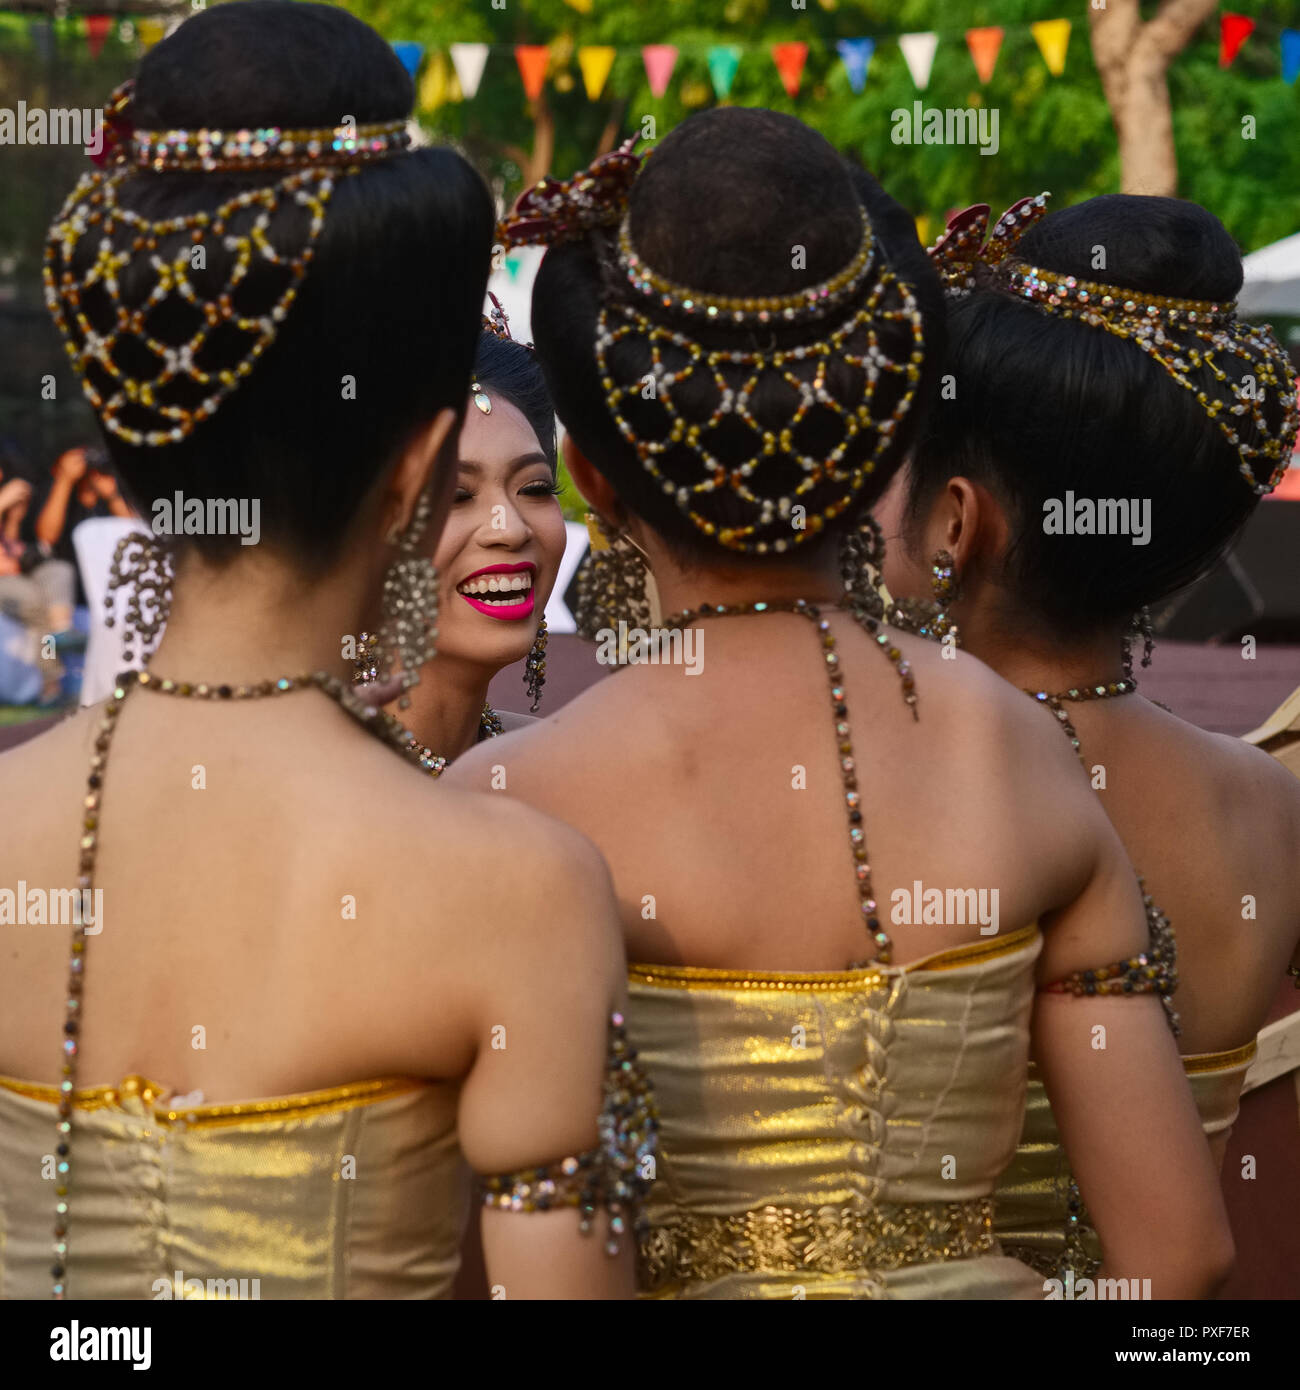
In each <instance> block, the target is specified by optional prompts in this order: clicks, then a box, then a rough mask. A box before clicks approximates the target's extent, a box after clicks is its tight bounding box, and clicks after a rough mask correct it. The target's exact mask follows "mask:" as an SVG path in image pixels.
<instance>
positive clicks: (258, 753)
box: [0, 692, 619, 1156]
mask: <svg viewBox="0 0 1300 1390" xmlns="http://www.w3.org/2000/svg"><path fill="white" fill-rule="evenodd" d="M98 728H99V711H97V710H90V711H83V712H82V713H80V714H78V715H77V716H75V717H74V718H72V719H69V720H67V721H66V722H64V723H63V724H61V725H59V726H58V727H56V728H55V729H53V730H51V731H50V732H49V733H47V734H46V735H44V736H43V737H40V738H38V739H36V740H33V741H32V742H30V743H28V744H24V745H22V746H21V747H19V748H18V749H16V750H14V751H13V752H11V753H9V754H7V755H5V757H3V758H0V805H3V806H4V808H5V833H4V836H3V841H2V842H0V887H7V888H10V889H15V890H16V889H17V888H18V885H19V883H20V881H22V882H24V883H25V884H26V885H27V887H28V889H40V890H55V889H60V888H64V889H66V888H69V887H72V886H73V885H75V883H76V873H77V863H78V841H79V839H80V837H81V835H82V834H83V833H84V832H83V830H82V828H81V819H82V816H83V815H84V811H83V809H82V798H83V797H84V796H85V794H86V776H87V773H88V771H89V766H90V760H91V756H92V746H93V742H94V739H95V737H96V734H97V732H98ZM102 797H103V800H102V806H101V812H100V814H101V825H100V839H99V847H98V858H97V862H96V871H95V884H96V887H97V888H101V889H102V890H103V898H102V904H103V914H102V915H103V920H102V923H101V924H99V930H97V931H96V932H94V933H88V936H89V937H90V939H89V940H88V942H87V967H86V976H87V983H86V989H85V1005H84V1019H83V1031H82V1034H81V1055H80V1059H79V1067H78V1071H79V1084H81V1085H97V1084H110V1085H111V1084H116V1083H117V1082H118V1081H119V1080H120V1079H121V1078H123V1077H125V1076H128V1075H131V1074H139V1075H143V1076H146V1077H149V1078H151V1079H154V1080H156V1081H158V1082H161V1083H164V1084H166V1085H167V1086H169V1087H170V1088H171V1089H172V1090H173V1091H174V1092H175V1093H177V1094H190V1093H192V1092H194V1091H201V1092H202V1093H203V1097H204V1099H205V1101H206V1102H208V1103H217V1102H223V1101H235V1100H241V1099H247V1098H251V1097H261V1096H275V1095H284V1094H293V1093H298V1092H302V1091H310V1090H313V1089H317V1088H324V1087H331V1086H336V1085H340V1084H344V1083H347V1082H350V1081H357V1080H364V1079H370V1078H375V1077H384V1076H394V1075H396V1076H413V1077H419V1078H423V1079H427V1080H430V1081H439V1080H446V1081H447V1082H448V1083H449V1087H448V1103H449V1105H452V1106H454V1105H455V1102H456V1097H457V1088H458V1086H459V1082H460V1081H461V1080H462V1079H463V1078H464V1077H465V1076H466V1075H467V1074H468V1073H469V1072H470V1070H471V1067H472V1064H473V1063H474V1059H475V1056H476V1054H477V1053H479V1052H480V1051H481V1050H482V1049H483V1048H485V1047H486V1042H487V1037H488V1029H489V1025H490V1021H491V1020H492V1019H494V1018H495V1019H500V1018H503V1017H506V1016H507V1015H508V1016H509V1017H511V1018H512V1019H513V1020H514V1021H515V1022H516V1023H517V1024H518V1031H519V1032H520V1033H521V1034H524V1035H526V1034H527V1033H528V1031H529V1030H530V1029H533V1028H535V1029H536V1031H537V1034H538V1037H539V1038H541V1037H542V1036H543V1034H544V1032H545V1030H547V1029H554V1028H555V1027H556V1026H557V1024H556V1023H555V1020H554V1018H553V1017H552V1015H551V1012H550V1010H549V1008H548V1009H546V1010H544V1011H542V1010H534V1013H533V1015H529V1014H528V1012H527V1010H528V1008H529V1005H528V997H529V996H528V994H527V992H526V991H523V990H522V989H520V990H518V991H516V992H517V995H518V997H514V995H513V994H512V991H515V985H514V984H513V982H514V981H516V980H518V978H519V972H520V971H521V970H524V971H531V972H532V973H533V975H534V978H538V977H541V978H544V979H546V980H547V981H549V982H550V987H552V988H564V985H563V982H562V979H561V976H562V975H564V974H565V972H571V973H572V976H573V980H574V985H573V988H574V990H575V993H576V994H578V995H580V996H581V997H582V998H583V999H584V1001H586V1002H584V1006H583V1007H584V1010H585V1011H586V1012H588V1013H592V1014H593V1016H594V1017H595V1018H597V1019H599V1016H600V1009H601V1001H602V1000H605V999H608V998H616V997H617V984H616V983H615V982H616V980H617V975H618V969H619V967H618V953H617V946H616V944H614V945H612V946H606V947H604V948H602V947H601V946H600V943H599V941H598V940H595V939H593V937H592V934H591V933H590V932H584V931H583V930H582V929H581V926H582V924H581V923H580V922H579V923H576V925H575V930H574V934H573V936H572V937H571V938H570V939H567V940H566V937H565V933H564V932H562V931H556V930H554V929H552V928H551V926H550V923H551V919H550V917H549V909H548V908H547V906H546V904H545V903H544V902H542V901H539V894H538V892H537V887H536V880H535V881H534V883H532V884H530V883H529V882H528V881H527V880H528V878H529V877H530V876H531V875H536V874H539V873H540V874H541V875H542V876H543V877H545V875H546V874H547V873H548V872H559V873H560V874H561V876H563V875H564V874H565V873H566V872H567V873H569V874H570V876H572V877H574V878H581V879H582V880H583V883H582V888H583V890H584V891H585V892H586V893H587V895H588V896H589V897H590V896H591V895H592V893H593V891H596V890H599V888H600V884H599V881H598V879H597V881H596V882H595V883H594V884H593V865H594V866H596V868H597V869H598V867H599V861H598V860H597V859H596V857H595V855H594V854H592V853H591V852H590V850H589V849H588V850H586V851H585V854H584V852H583V851H582V850H581V849H580V848H578V847H579V846H580V845H581V842H580V841H578V840H577V837H575V836H573V835H572V834H571V832H569V831H568V830H567V829H565V828H563V827H559V826H552V825H548V824H547V823H546V822H545V821H544V820H543V819H542V818H540V817H536V816H534V815H533V814H532V813H530V812H527V811H526V810H524V809H523V808H521V807H517V806H508V805H505V804H502V803H500V802H489V801H488V799H487V798H485V797H474V796H467V795H464V794H459V793H455V792H453V791H452V790H451V789H450V788H443V787H442V786H440V785H437V784H434V783H433V782H432V781H430V780H429V779H428V778H425V777H422V776H421V775H419V774H418V773H416V772H415V771H414V770H413V769H411V768H410V767H409V766H408V765H406V764H405V763H404V762H403V761H402V760H401V759H399V758H398V757H397V756H396V755H395V754H394V753H393V752H392V751H391V750H389V749H387V748H385V747H383V746H382V745H381V744H380V743H379V742H378V741H377V740H376V739H374V738H373V737H371V736H370V735H369V734H367V733H366V732H365V731H364V730H362V729H361V728H360V726H358V725H357V724H356V723H355V722H354V721H353V720H352V719H351V718H350V717H349V716H348V715H346V714H344V713H343V712H342V711H341V710H339V709H338V708H337V707H336V706H335V705H334V704H333V703H332V702H331V701H329V700H327V699H325V698H324V697H322V696H320V695H318V694H317V693H315V692H301V693H296V694H292V695H287V696H283V697H280V698H277V699H273V700H264V701H257V702H244V703H241V704H240V706H239V707H237V708H236V707H233V706H231V705H229V704H226V703H224V702H222V703H216V702H205V701H198V700H186V701H178V700H173V699H167V698H165V697H160V696H154V695H148V694H145V693H138V694H134V695H132V696H131V697H130V698H129V699H128V700H127V701H126V703H125V705H124V707H123V710H122V713H121V715H120V717H119V729H118V732H117V733H116V735H115V736H114V738H113V742H112V747H111V751H110V754H109V761H108V766H107V768H106V770H105V774H104V783H103V788H102ZM503 839H504V840H510V841H513V842H514V843H515V846H516V852H515V854H514V855H512V856H511V863H510V864H507V865H505V866H501V865H499V864H496V863H495V854H494V852H493V851H492V850H491V849H490V848H488V847H490V846H492V845H495V844H497V843H500V842H501V841H502V840H503ZM575 854H576V856H577V857H576V867H575V858H574V856H575ZM489 863H491V865H492V870H491V872H488V871H487V869H488V866H489ZM521 875H522V877H521ZM593 901H596V902H599V898H598V896H597V897H596V898H594V899H593ZM530 914H532V917H530ZM595 919H596V921H597V922H598V921H599V912H597V913H596V914H595ZM575 922H576V919H575ZM69 939H70V930H69V928H68V927H67V926H58V925H30V924H29V925H9V926H2V927H0V951H3V960H4V967H5V968H4V969H3V970H2V971H0V1074H5V1075H8V1076H13V1077H17V1078H20V1079H23V1080H29V1081H36V1082H42V1083H51V1082H56V1081H57V1080H58V1055H57V1047H58V1043H59V1039H60V1036H61V1034H60V1026H61V1017H62V1001H63V999H64V996H65V988H66V980H67V969H68V966H67V961H68V945H69ZM561 962H567V963H566V964H561ZM589 1023H590V1020H588V1021H587V1022H586V1023H584V1024H583V1027H584V1028H587V1027H588V1025H589ZM521 1041H522V1039H521ZM585 1041H586V1050H587V1051H589V1052H590V1053H591V1054H592V1055H591V1063H590V1072H591V1075H590V1076H589V1077H587V1078H585V1082H586V1085H585V1088H584V1085H583V1083H582V1082H579V1083H578V1086H579V1092H580V1094H583V1097H584V1099H583V1105H582V1107H581V1109H580V1110H579V1111H578V1113H579V1114H581V1113H583V1112H585V1113H586V1115H587V1116H588V1117H590V1116H591V1115H592V1114H593V1113H594V1112H593V1110H592V1104H591V1097H592V1095H593V1094H596V1093H597V1092H598V1084H599V1083H598V1075H599V1065H600V1061H601V1055H600V1051H599V1049H598V1046H596V1045H594V1044H593V1042H592V1039H586V1040H585ZM575 1108H576V1107H575ZM589 1124H590V1118H587V1119H585V1121H584V1129H585V1126H586V1125H589ZM578 1137H581V1136H578ZM503 1142H506V1143H509V1142H511V1141H510V1140H509V1138H508V1136H505V1137H503ZM565 1142H568V1141H566V1140H565V1139H564V1138H561V1137H558V1136H557V1138H556V1144H557V1147H560V1148H562V1147H563V1145H564V1144H565ZM538 1152H544V1150H538ZM534 1156H536V1155H534Z"/></svg>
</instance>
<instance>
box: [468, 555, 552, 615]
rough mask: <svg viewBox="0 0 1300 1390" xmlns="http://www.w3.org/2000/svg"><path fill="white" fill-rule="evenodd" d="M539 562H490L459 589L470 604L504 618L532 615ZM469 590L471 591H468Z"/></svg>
mask: <svg viewBox="0 0 1300 1390" xmlns="http://www.w3.org/2000/svg"><path fill="white" fill-rule="evenodd" d="M536 573H537V566H536V565H535V564H533V563H532V562H531V561H525V562H524V563H522V564H517V565H488V566H487V567H486V568H484V569H481V570H475V571H474V573H473V574H471V575H467V576H466V577H465V578H464V579H462V580H461V581H460V583H459V584H457V585H456V592H457V593H458V594H459V595H460V596H461V598H463V599H464V600H465V602H466V603H468V604H469V606H470V607H471V608H473V609H475V610H477V611H478V612H479V613H483V614H485V615H486V616H487V617H489V618H496V619H497V620H498V621H501V622H507V623H512V622H519V621H520V620H521V619H523V618H530V617H532V615H533V610H534V608H535V606H536V605H535V604H534V601H533V580H534V577H535V575H536ZM467 591H468V592H467Z"/></svg>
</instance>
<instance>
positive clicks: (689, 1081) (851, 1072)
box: [627, 925, 1043, 1299]
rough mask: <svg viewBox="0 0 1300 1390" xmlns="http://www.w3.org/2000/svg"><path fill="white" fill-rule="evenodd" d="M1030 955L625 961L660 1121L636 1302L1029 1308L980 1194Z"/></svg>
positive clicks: (1015, 1130) (996, 1158) (1015, 1101)
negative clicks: (691, 963)
mask: <svg viewBox="0 0 1300 1390" xmlns="http://www.w3.org/2000/svg"><path fill="white" fill-rule="evenodd" d="M1041 945H1042V942H1041V938H1040V936H1039V934H1038V929H1037V927H1036V926H1035V925H1031V926H1029V927H1026V928H1024V929H1023V930H1021V931H1018V932H1014V933H1011V934H1010V935H1008V936H1005V937H1001V938H997V939H994V940H992V941H989V942H979V943H977V944H974V945H971V946H965V947H961V948H959V949H958V950H955V951H946V952H943V953H940V954H938V955H935V956H931V957H927V958H926V959H925V960H922V961H917V962H913V963H911V964H909V965H905V966H897V967H885V968H878V967H873V968H868V969H865V970H857V971H845V972H841V973H814V974H797V973H791V972H782V973H755V972H746V973H743V974H736V973H733V972H728V971H719V970H703V969H694V968H691V967H668V966H654V965H633V966H632V967H630V969H629V971H628V979H629V1004H628V1009H627V1022H628V1033H629V1036H630V1037H631V1040H632V1042H633V1045H634V1046H635V1047H636V1049H637V1051H638V1053H639V1055H640V1058H641V1061H642V1063H643V1064H644V1065H645V1067H646V1070H647V1071H648V1072H649V1074H650V1080H651V1083H652V1085H653V1086H654V1089H655V1097H656V1100H657V1102H658V1106H659V1135H660V1153H659V1160H658V1168H657V1172H656V1177H655V1181H654V1182H653V1183H652V1185H651V1191H650V1198H649V1201H648V1203H647V1206H646V1213H645V1214H646V1216H647V1218H648V1220H649V1232H648V1234H647V1235H646V1236H645V1238H644V1239H643V1241H642V1243H641V1251H640V1253H641V1285H642V1293H643V1295H644V1296H648V1297H667V1298H783V1299H790V1298H797V1297H806V1298H1041V1297H1042V1296H1043V1281H1042V1279H1041V1277H1040V1276H1038V1275H1036V1274H1035V1273H1034V1272H1033V1271H1031V1270H1029V1269H1028V1268H1027V1267H1026V1266H1025V1265H1023V1264H1021V1263H1019V1262H1018V1261H1016V1260H1013V1259H1009V1258H1007V1257H1006V1256H1004V1255H1003V1253H1002V1252H1001V1250H1000V1249H999V1248H998V1245H997V1242H996V1239H995V1238H994V1236H993V1233H992V1203H991V1201H990V1200H989V1199H990V1198H991V1195H992V1192H993V1187H994V1183H995V1182H996V1180H997V1176H998V1174H999V1173H1000V1172H1001V1171H1002V1169H1003V1168H1004V1167H1005V1166H1006V1165H1007V1163H1008V1162H1009V1161H1010V1160H1011V1157H1012V1155H1013V1154H1014V1152H1015V1145H1016V1138H1017V1136H1018V1135H1019V1133H1020V1125H1021V1119H1022V1117H1023V1107H1024V1096H1025V1085H1026V1068H1027V1065H1028V1058H1029V1015H1030V1010H1031V1007H1032V1004H1033V994H1034V963H1035V961H1036V960H1037V958H1038V953H1039V950H1040V949H1041ZM801 1290H802V1293H801V1292H800V1291H801Z"/></svg>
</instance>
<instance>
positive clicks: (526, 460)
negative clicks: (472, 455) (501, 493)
mask: <svg viewBox="0 0 1300 1390" xmlns="http://www.w3.org/2000/svg"><path fill="white" fill-rule="evenodd" d="M534 463H540V464H543V465H544V466H545V467H547V468H549V467H550V466H551V461H550V459H548V458H547V457H546V455H545V454H544V453H542V452H541V450H539V449H534V450H533V452H532V453H530V454H520V455H519V457H518V458H516V459H511V461H510V463H509V464H508V465H507V468H506V471H507V473H508V474H510V475H511V476H513V475H514V474H516V473H518V472H519V471H520V470H521V469H524V468H528V467H530V466H531V465H532V464H534ZM456 466H457V467H458V468H464V469H465V470H466V471H467V472H470V473H481V472H482V471H483V465H482V464H481V463H475V462H474V460H473V459H458V460H457V461H456Z"/></svg>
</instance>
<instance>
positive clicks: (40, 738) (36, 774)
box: [0, 705, 103, 806]
mask: <svg viewBox="0 0 1300 1390" xmlns="http://www.w3.org/2000/svg"><path fill="white" fill-rule="evenodd" d="M102 718H103V706H101V705H92V706H89V707H87V708H86V709H81V710H78V711H76V713H75V714H70V715H69V716H68V717H67V718H66V719H61V720H59V721H58V723H56V724H51V725H50V726H49V728H47V729H44V730H42V731H41V732H40V733H39V734H37V735H36V736H35V737H34V738H29V739H25V740H24V741H23V742H22V743H20V744H18V746H17V747H16V748H10V749H9V750H8V751H7V752H5V753H0V804H4V805H6V806H12V805H21V804H23V803H22V801H21V800H19V798H22V797H25V796H28V795H31V794H34V793H37V792H40V793H48V791H49V787H50V785H51V782H52V781H54V780H56V779H58V778H59V777H66V776H67V775H69V774H70V773H71V772H73V771H74V770H75V769H77V768H80V769H81V770H82V772H83V773H84V774H86V775H89V772H90V760H91V757H92V755H93V751H94V744H95V737H96V734H97V733H98V731H99V725H100V722H101V720H102Z"/></svg>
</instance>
